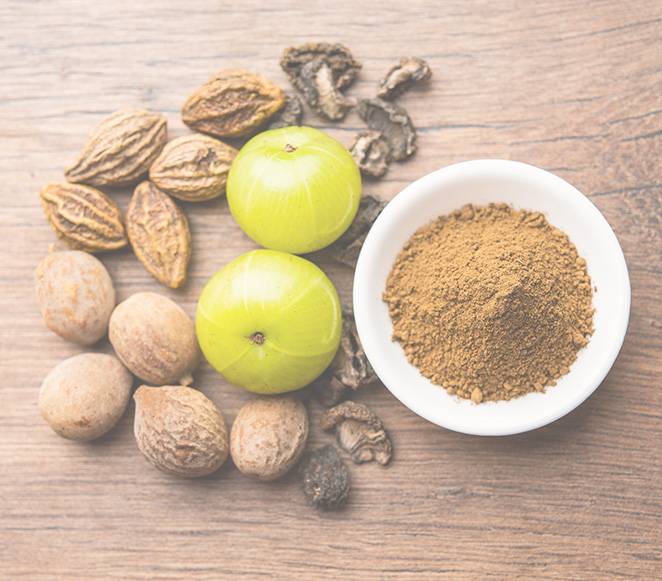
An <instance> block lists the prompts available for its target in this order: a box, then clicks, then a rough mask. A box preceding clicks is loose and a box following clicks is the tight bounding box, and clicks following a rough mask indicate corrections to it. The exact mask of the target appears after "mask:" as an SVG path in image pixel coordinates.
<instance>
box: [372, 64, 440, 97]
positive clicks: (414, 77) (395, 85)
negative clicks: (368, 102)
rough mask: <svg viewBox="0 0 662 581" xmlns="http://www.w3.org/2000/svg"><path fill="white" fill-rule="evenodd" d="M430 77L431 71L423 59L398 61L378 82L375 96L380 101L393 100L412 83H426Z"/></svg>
mask: <svg viewBox="0 0 662 581" xmlns="http://www.w3.org/2000/svg"><path fill="white" fill-rule="evenodd" d="M431 76H432V70H431V69H430V66H429V65H428V63H426V62H425V61H424V60H423V59H420V58H416V57H407V58H403V59H400V61H399V62H398V63H396V64H395V65H393V66H392V67H391V68H390V69H389V71H388V72H387V73H386V75H385V76H384V78H383V79H382V80H381V81H379V86H378V89H377V96H378V97H381V98H382V99H388V100H390V99H395V98H396V97H399V96H400V95H402V93H404V92H405V91H406V90H407V89H408V88H409V87H411V85H413V84H414V83H417V82H419V81H426V80H427V79H429V78H430V77H431Z"/></svg>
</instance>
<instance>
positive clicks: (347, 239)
mask: <svg viewBox="0 0 662 581" xmlns="http://www.w3.org/2000/svg"><path fill="white" fill-rule="evenodd" d="M385 206H386V201H385V200H382V199H381V198H378V197H376V196H363V197H362V198H361V202H360V203H359V210H358V212H357V214H356V218H354V221H353V222H352V224H351V225H350V227H349V228H348V229H347V231H346V232H345V233H344V234H343V235H342V236H341V237H340V238H338V240H336V241H335V242H334V243H333V244H331V246H329V247H328V249H327V250H326V252H328V254H329V255H330V256H331V257H332V258H333V259H334V260H336V261H338V262H340V263H342V264H344V265H346V266H349V267H351V268H354V267H355V266H356V261H357V260H358V258H359V253H360V252H361V247H362V246H363V242H364V241H365V238H366V236H367V235H368V232H369V231H370V228H371V227H372V225H373V223H374V222H375V220H376V219H377V216H379V214H380V213H381V211H382V210H383V209H384V207H385Z"/></svg>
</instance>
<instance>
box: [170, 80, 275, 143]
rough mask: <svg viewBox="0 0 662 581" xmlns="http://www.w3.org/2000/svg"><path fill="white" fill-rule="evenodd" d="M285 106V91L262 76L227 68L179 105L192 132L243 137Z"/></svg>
mask: <svg viewBox="0 0 662 581" xmlns="http://www.w3.org/2000/svg"><path fill="white" fill-rule="evenodd" d="M284 106H285V93H284V92H283V91H282V90H281V89H280V88H279V87H277V86H276V85H274V84H273V83H272V82H271V81H269V80H267V79H265V78H264V77H263V76H262V75H259V74H257V73H254V72H253V71H249V70H246V69H226V70H223V71H221V72H220V73H217V74H215V75H214V76H212V77H211V78H210V79H208V80H207V81H206V82H205V83H204V84H203V85H202V86H201V87H199V88H197V89H196V90H195V91H193V93H191V95H190V96H189V98H188V99H187V100H186V102H185V103H184V106H183V107H182V120H183V121H184V123H186V125H188V126H189V127H190V128H191V129H194V130H195V131H201V132H203V133H210V134H212V135H216V136H218V137H242V136H245V135H249V134H251V133H253V132H255V131H257V130H258V128H259V127H260V126H261V125H262V124H263V123H264V122H266V121H267V119H269V118H270V117H271V116H272V115H273V114H274V113H276V112H277V111H278V110H280V109H281V108H282V107H284Z"/></svg>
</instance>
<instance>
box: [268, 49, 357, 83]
mask: <svg viewBox="0 0 662 581" xmlns="http://www.w3.org/2000/svg"><path fill="white" fill-rule="evenodd" d="M313 60H322V61H324V62H326V63H327V65H328V67H329V69H330V70H331V76H332V79H333V86H334V87H335V88H336V89H338V90H339V91H342V90H344V89H346V88H347V87H349V86H350V85H351V84H352V82H353V81H354V79H355V78H356V75H357V74H358V72H359V71H360V70H361V66H362V65H361V63H360V62H359V61H357V60H356V59H354V57H353V56H352V53H351V52H350V51H349V50H348V49H347V48H346V47H345V46H343V45H342V44H338V43H336V44H331V43H329V42H309V43H306V44H302V45H300V46H293V47H289V48H286V49H285V50H284V51H283V56H282V57H281V59H280V66H281V68H282V69H283V71H285V74H286V75H287V76H288V77H289V78H290V80H291V81H292V83H293V84H294V86H295V87H297V88H299V89H301V87H299V85H298V83H299V78H300V76H301V71H302V69H303V67H304V66H306V65H307V64H308V63H309V62H310V61H313Z"/></svg>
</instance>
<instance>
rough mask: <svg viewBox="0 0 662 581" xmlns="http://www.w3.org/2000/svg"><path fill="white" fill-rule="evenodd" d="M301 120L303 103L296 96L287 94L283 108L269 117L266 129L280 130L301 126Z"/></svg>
mask: <svg viewBox="0 0 662 581" xmlns="http://www.w3.org/2000/svg"><path fill="white" fill-rule="evenodd" d="M302 119H303V102H302V101H301V98H300V97H299V96H298V95H293V94H290V93H287V94H286V96H285V107H283V108H282V109H281V110H280V111H278V113H276V114H275V115H274V116H273V117H271V119H270V121H269V125H268V126H267V129H280V128H282V127H292V126H296V125H301V120H302Z"/></svg>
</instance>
